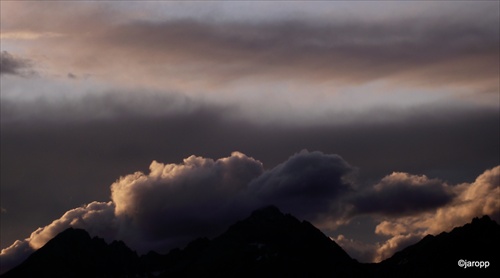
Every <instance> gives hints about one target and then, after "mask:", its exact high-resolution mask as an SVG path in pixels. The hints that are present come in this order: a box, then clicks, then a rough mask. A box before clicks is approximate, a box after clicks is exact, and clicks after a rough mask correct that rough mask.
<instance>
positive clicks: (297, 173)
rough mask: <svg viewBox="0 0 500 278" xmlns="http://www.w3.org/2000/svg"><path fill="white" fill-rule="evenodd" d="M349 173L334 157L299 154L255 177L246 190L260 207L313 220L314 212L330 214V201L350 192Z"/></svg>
mask: <svg viewBox="0 0 500 278" xmlns="http://www.w3.org/2000/svg"><path fill="white" fill-rule="evenodd" d="M352 171H353V168H352V166H350V165H349V164H348V163H347V162H346V161H344V160H343V159H342V158H341V157H340V156H338V155H326V154H323V153H321V152H307V151H302V152H300V153H298V154H296V155H294V156H292V157H290V158H289V159H288V160H287V161H286V162H284V163H282V164H279V165H278V166H276V167H275V168H273V169H272V170H270V171H267V172H266V173H264V174H262V175H261V176H259V177H258V178H257V179H255V180H254V181H252V183H251V184H250V188H251V191H252V192H253V194H255V195H256V196H257V198H258V199H259V200H260V202H263V204H264V205H265V204H273V205H276V206H278V207H279V208H280V209H281V210H283V211H285V212H290V213H292V214H293V215H296V216H298V217H301V218H305V219H310V220H313V219H314V218H315V216H317V215H318V213H326V212H330V210H331V209H333V208H331V206H332V205H333V201H335V200H337V199H338V198H339V197H342V196H344V195H346V194H348V193H350V192H352V185H351V184H349V182H348V181H347V180H345V178H346V176H347V175H348V174H350V173H351V172H352ZM332 213H338V212H332Z"/></svg>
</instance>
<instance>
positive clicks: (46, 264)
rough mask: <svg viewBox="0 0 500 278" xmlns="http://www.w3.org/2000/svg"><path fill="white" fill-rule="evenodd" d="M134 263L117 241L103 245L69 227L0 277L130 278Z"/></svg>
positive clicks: (134, 255)
mask: <svg viewBox="0 0 500 278" xmlns="http://www.w3.org/2000/svg"><path fill="white" fill-rule="evenodd" d="M138 260H139V257H138V255H137V253H136V252H134V251H132V250H130V249H129V248H128V247H127V246H126V245H125V244H124V243H123V242H121V241H113V242H112V243H111V244H107V243H106V242H105V241H104V240H103V239H100V238H97V237H95V238H91V237H90V236H89V234H88V233H87V232H86V231H84V230H81V229H73V228H69V229H67V230H65V231H63V232H62V233H60V234H58V235H57V236H55V237H54V238H53V239H51V240H49V241H48V242H47V243H46V244H45V245H44V246H43V247H42V248H40V249H38V250H37V251H35V252H34V253H33V254H31V255H30V256H29V257H28V258H27V259H26V260H25V261H24V262H23V263H21V265H19V266H18V267H15V268H13V269H12V270H11V271H8V272H7V273H5V274H4V275H2V276H1V277H2V278H4V277H5V278H10V277H133V276H129V273H136V272H137V271H138V266H139V265H138Z"/></svg>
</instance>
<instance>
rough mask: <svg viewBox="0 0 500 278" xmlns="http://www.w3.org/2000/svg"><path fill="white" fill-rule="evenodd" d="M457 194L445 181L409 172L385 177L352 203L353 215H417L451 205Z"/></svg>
mask: <svg viewBox="0 0 500 278" xmlns="http://www.w3.org/2000/svg"><path fill="white" fill-rule="evenodd" d="M454 197H455V194H454V193H453V192H452V190H451V189H449V188H448V186H447V185H446V184H444V183H443V181H441V180H438V179H429V178H427V177H426V176H416V175H410V174H407V173H393V174H391V175H389V176H386V177H384V178H383V179H382V180H381V181H380V182H379V183H378V184H377V185H375V186H374V188H373V189H371V190H366V191H365V192H362V193H361V194H360V195H358V196H356V197H354V200H351V202H352V204H353V205H354V211H353V212H352V213H354V214H363V213H377V214H381V215H386V216H398V215H399V216H401V215H412V214H418V213H421V212H423V211H429V210H434V209H436V208H439V207H442V206H444V205H446V204H448V203H450V202H451V201H452V200H453V198H454Z"/></svg>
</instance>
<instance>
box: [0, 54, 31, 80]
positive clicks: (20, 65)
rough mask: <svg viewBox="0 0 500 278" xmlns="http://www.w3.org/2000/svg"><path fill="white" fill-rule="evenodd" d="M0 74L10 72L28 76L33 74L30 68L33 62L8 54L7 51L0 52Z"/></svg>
mask: <svg viewBox="0 0 500 278" xmlns="http://www.w3.org/2000/svg"><path fill="white" fill-rule="evenodd" d="M0 61H1V62H0V75H4V74H10V75H17V76H23V77H28V76H31V75H33V74H35V71H34V70H33V69H32V67H33V62H32V61H31V60H29V59H23V58H20V57H17V56H14V55H12V54H10V53H9V52H7V51H2V52H1V57H0Z"/></svg>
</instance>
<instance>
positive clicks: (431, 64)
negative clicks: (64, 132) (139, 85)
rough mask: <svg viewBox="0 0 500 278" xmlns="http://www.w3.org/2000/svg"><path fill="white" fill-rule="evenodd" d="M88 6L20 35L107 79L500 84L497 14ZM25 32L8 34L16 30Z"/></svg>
mask: <svg viewBox="0 0 500 278" xmlns="http://www.w3.org/2000/svg"><path fill="white" fill-rule="evenodd" d="M59 8H61V9H67V8H68V7H66V6H64V5H61V7H59ZM83 8H84V9H83V11H87V12H81V13H78V12H75V18H74V20H70V19H68V18H66V17H63V18H62V19H61V20H62V21H64V22H68V24H64V25H65V26H60V27H58V25H61V24H59V22H60V21H61V20H60V21H58V25H54V24H53V21H54V20H49V19H48V18H49V16H48V14H50V13H47V12H43V9H42V12H40V14H35V15H34V16H35V17H36V16H41V17H42V18H43V19H44V21H43V22H44V23H42V24H41V25H43V26H44V27H43V28H42V27H38V26H37V25H35V24H33V23H32V22H30V21H28V22H25V21H26V20H25V21H22V22H19V23H18V25H19V26H20V27H19V28H20V30H24V29H28V30H30V29H31V30H37V29H40V28H41V29H40V31H39V32H54V33H58V34H61V37H58V36H56V37H54V38H52V39H45V40H42V41H40V44H38V43H37V42H32V45H33V46H34V45H39V46H41V47H42V48H43V49H45V50H46V54H49V53H51V52H52V51H54V53H51V55H54V56H55V57H58V59H64V60H65V61H64V62H69V65H70V66H71V67H74V68H76V69H79V70H80V72H85V71H95V72H100V73H101V74H106V73H109V72H110V71H112V70H113V69H114V67H116V68H120V69H121V71H123V72H128V71H129V72H130V75H142V76H143V77H145V76H148V75H154V76H156V77H160V76H163V77H164V78H166V77H168V78H173V79H169V80H177V81H178V80H184V81H188V80H189V81H192V79H193V78H196V79H197V80H202V81H204V82H206V83H220V82H230V81H234V80H238V79H240V78H253V77H256V76H257V77H260V78H264V79H267V80H274V79H276V78H278V79H285V80H288V79H293V80H295V79H301V80H309V81H311V82H317V81H318V80H319V81H328V80H335V81H339V82H340V83H342V82H345V83H346V84H353V83H354V84H359V82H369V81H373V80H377V79H392V81H396V82H403V83H405V84H411V85H412V86H413V85H422V86H429V85H431V86H450V85H452V86H454V85H460V86H463V85H467V84H468V85H472V86H475V88H476V89H478V90H482V91H484V90H486V91H489V92H491V91H495V89H497V88H498V86H497V85H498V84H497V83H498V82H497V81H498V75H499V72H498V67H497V64H498V63H497V61H498V60H499V57H500V56H499V51H498V49H499V43H500V42H499V37H498V32H499V29H498V20H499V19H498V18H495V17H494V16H493V17H492V16H486V17H484V18H483V20H475V19H472V18H470V16H464V15H463V14H461V15H459V16H456V17H454V18H448V17H446V18H443V17H441V18H440V17H438V16H437V15H435V14H431V15H429V18H425V16H424V15H422V17H423V18H425V19H424V20H423V19H422V18H420V17H413V18H406V19H401V18H396V19H394V18H393V19H391V20H390V21H388V22H386V21H383V20H378V21H374V20H368V19H367V20H366V21H361V20H360V21H354V20H347V21H345V22H337V21H334V20H332V21H326V20H323V21H313V20H294V19H281V20H280V21H263V22H245V21H237V20H235V21H222V22H218V21H210V20H207V19H204V20H202V19H188V18H186V19H175V20H172V19H170V20H169V19H168V18H167V19H163V20H156V21H154V22H151V21H147V18H143V19H137V18H135V19H134V20H130V21H128V22H127V21H124V20H118V19H116V17H117V16H116V15H115V16H110V15H107V14H106V11H107V12H110V11H111V10H112V9H111V7H107V8H106V9H103V11H101V12H96V9H95V7H92V6H87V5H84V7H83ZM483 8H486V6H485V7H483ZM479 10H481V9H479ZM28 14H30V13H28ZM118 14H120V13H118ZM42 15H44V16H42ZM106 15H107V16H108V17H109V18H107V17H106ZM80 21H81V22H82V24H81V25H75V22H80ZM30 24H31V25H30ZM24 25H25V26H24ZM87 25H88V26H87ZM96 25H97V26H99V27H98V28H96ZM15 26H16V25H13V26H9V28H7V30H10V29H12V30H13V31H16V29H15ZM23 26H24V27H23ZM23 28H24V29H23ZM75 32H78V33H81V34H83V35H82V36H75V35H74V33H75ZM68 49H74V51H72V52H71V53H69V52H68ZM61 55H63V56H64V55H65V56H64V57H63V56H61ZM96 58H97V59H96ZM51 62H54V63H56V64H57V63H58V62H57V61H51ZM59 62H61V61H59ZM65 66H68V64H65ZM103 69H104V70H103ZM137 81H138V80H137ZM156 81H158V80H156ZM148 82H149V81H148Z"/></svg>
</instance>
